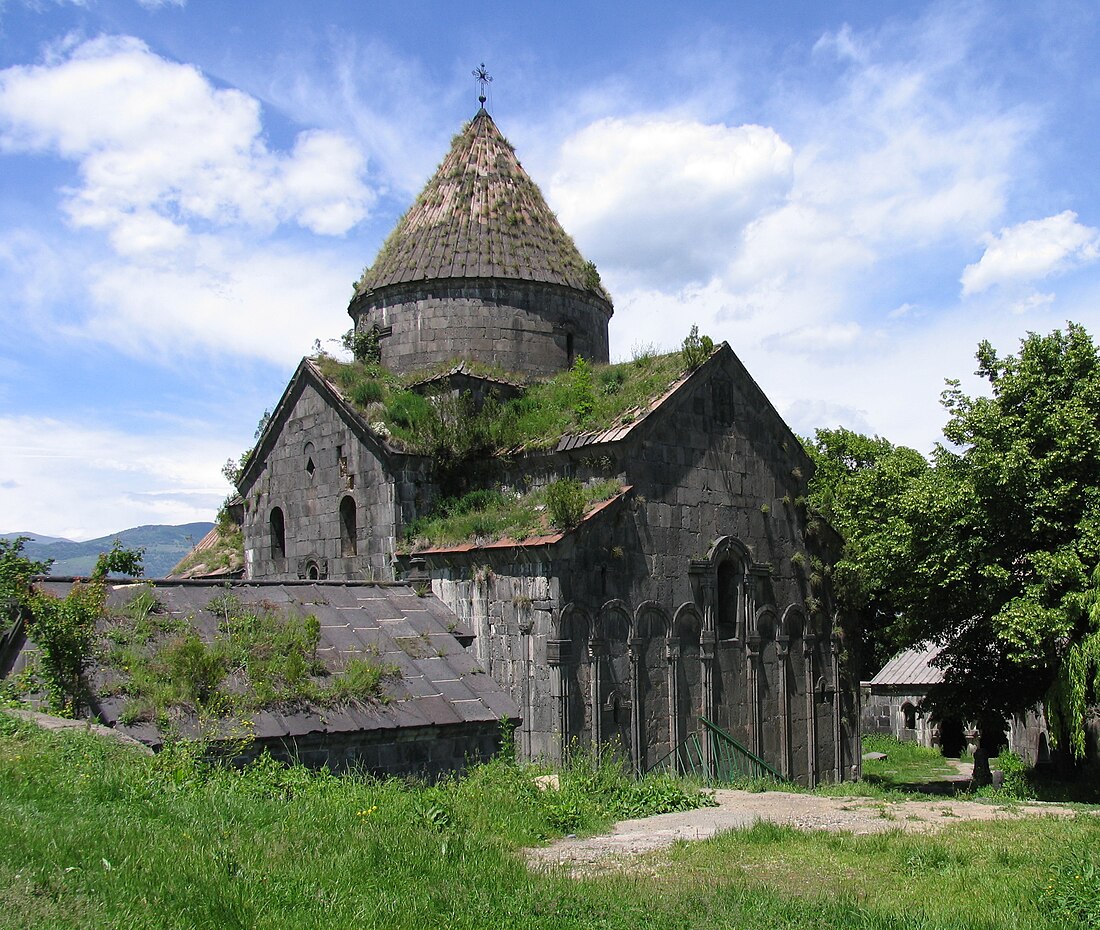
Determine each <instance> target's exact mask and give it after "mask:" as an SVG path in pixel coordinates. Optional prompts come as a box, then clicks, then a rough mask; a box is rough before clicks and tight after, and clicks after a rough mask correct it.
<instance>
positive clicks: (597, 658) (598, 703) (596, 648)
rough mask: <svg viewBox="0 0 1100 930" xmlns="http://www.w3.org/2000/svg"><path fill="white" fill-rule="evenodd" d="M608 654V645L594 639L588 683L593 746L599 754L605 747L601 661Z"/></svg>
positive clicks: (589, 651)
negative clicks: (603, 746) (602, 747)
mask: <svg viewBox="0 0 1100 930" xmlns="http://www.w3.org/2000/svg"><path fill="white" fill-rule="evenodd" d="M606 654H607V643H605V642H604V641H603V640H602V639H594V640H592V641H591V642H589V644H588V661H589V662H591V663H592V674H591V676H590V680H589V682H588V685H589V690H590V691H591V701H592V746H593V747H594V748H595V750H596V751H597V752H599V751H600V748H601V746H602V745H603V682H602V681H601V680H600V672H601V670H600V666H601V660H602V659H603V657H604V656H605V655H606Z"/></svg>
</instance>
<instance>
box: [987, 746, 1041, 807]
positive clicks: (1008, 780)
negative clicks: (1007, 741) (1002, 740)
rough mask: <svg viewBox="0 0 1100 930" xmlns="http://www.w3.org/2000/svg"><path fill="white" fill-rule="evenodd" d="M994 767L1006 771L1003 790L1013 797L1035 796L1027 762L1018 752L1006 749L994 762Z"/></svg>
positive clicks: (1021, 798)
mask: <svg viewBox="0 0 1100 930" xmlns="http://www.w3.org/2000/svg"><path fill="white" fill-rule="evenodd" d="M993 768H997V769H1000V770H1001V772H1003V773H1004V783H1003V784H1002V785H1001V789H1000V790H1001V792H1002V793H1003V794H1006V795H1008V796H1010V797H1013V798H1019V799H1020V800H1026V799H1028V798H1032V797H1034V796H1035V793H1034V792H1033V791H1032V788H1031V780H1030V779H1029V778H1028V769H1027V763H1025V762H1024V760H1023V759H1021V758H1020V757H1019V756H1018V755H1016V753H1014V752H1009V751H1008V750H1007V749H1006V750H1004V751H1003V752H1002V753H1001V754H1000V755H999V756H998V757H997V759H996V761H995V762H994V763H993Z"/></svg>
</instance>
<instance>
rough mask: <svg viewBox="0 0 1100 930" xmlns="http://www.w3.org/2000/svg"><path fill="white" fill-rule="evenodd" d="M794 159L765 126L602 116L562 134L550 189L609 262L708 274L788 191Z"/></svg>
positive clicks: (678, 278) (664, 273) (566, 219)
mask: <svg viewBox="0 0 1100 930" xmlns="http://www.w3.org/2000/svg"><path fill="white" fill-rule="evenodd" d="M792 162H793V157H792V152H791V148H790V146H789V145H787V143H786V142H784V141H783V139H782V138H780V136H779V134H778V133H776V132H775V131H774V130H772V129H769V128H765V127H762V126H726V125H722V124H704V123H701V122H697V121H684V120H669V119H663V118H660V117H653V118H648V119H642V120H622V119H602V120H598V121H597V122H595V123H592V124H590V125H589V126H587V127H585V128H584V129H582V130H580V131H579V132H577V133H576V134H574V135H573V136H571V137H570V138H568V139H566V140H565V142H564V143H563V144H562V147H561V155H560V161H559V166H558V169H557V171H556V172H555V174H554V176H553V178H552V179H551V182H550V188H549V195H550V198H551V200H552V201H553V203H554V204H555V206H556V207H557V209H558V212H559V214H560V216H561V220H562V223H563V224H564V225H565V227H566V228H567V229H569V230H570V231H571V232H572V233H573V234H574V235H576V237H577V238H578V239H579V240H581V241H582V242H583V243H584V245H585V248H586V249H589V250H591V251H592V252H594V253H598V254H599V255H600V256H601V259H602V261H603V262H604V263H606V264H608V265H611V266H618V267H627V268H630V269H632V270H633V271H635V272H636V273H637V274H639V275H640V276H642V277H643V278H645V279H647V280H654V281H657V280H659V281H664V282H667V283H670V284H683V283H685V282H688V281H706V280H707V278H708V277H710V276H711V275H712V274H713V272H714V270H715V268H716V267H720V266H721V265H722V264H723V263H724V262H725V261H727V260H728V258H729V256H730V254H731V253H732V252H733V251H734V250H735V249H736V248H737V247H738V241H739V237H740V234H741V232H742V230H743V229H744V227H745V226H746V224H748V223H749V222H751V221H752V220H753V219H754V218H756V217H757V216H759V215H760V214H761V212H762V211H764V210H766V209H769V208H771V207H774V206H775V205H776V204H777V203H780V202H782V201H783V199H784V198H785V196H786V194H787V192H788V190H789V188H790V185H791V168H792Z"/></svg>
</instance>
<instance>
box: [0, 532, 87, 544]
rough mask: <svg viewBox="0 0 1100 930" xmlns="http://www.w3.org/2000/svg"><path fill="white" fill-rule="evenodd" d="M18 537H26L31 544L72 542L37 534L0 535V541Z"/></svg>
mask: <svg viewBox="0 0 1100 930" xmlns="http://www.w3.org/2000/svg"><path fill="white" fill-rule="evenodd" d="M18 536H26V537H27V538H28V539H30V540H31V542H36V543H55V542H72V540H71V539H66V538H65V537H64V536H39V535H38V534H37V533H0V539H15V538H16V537H18Z"/></svg>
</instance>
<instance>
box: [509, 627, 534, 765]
mask: <svg viewBox="0 0 1100 930" xmlns="http://www.w3.org/2000/svg"><path fill="white" fill-rule="evenodd" d="M534 626H535V621H534V618H533V617H531V615H530V614H528V615H527V616H525V617H521V618H520V622H519V634H520V638H519V648H520V654H519V656H518V658H519V659H521V660H522V663H523V666H522V668H523V673H522V681H521V682H520V689H521V692H522V694H521V700H520V707H522V708H523V724H522V727H521V729H520V752H521V753H522V755H523V758H524V759H526V760H528V761H530V760H531V758H532V757H533V756H534V752H533V751H532V748H533V732H534V726H535V694H534V691H535V689H534V688H533V687H532V684H531V683H532V682H533V681H534V680H535V679H534V671H535V658H534V656H533V655H532V652H531V651H532V648H533V639H534V637H532V636H531V632H532V630H533V629H534ZM509 652H511V644H509ZM512 667H513V668H515V665H514V664H513V666H512Z"/></svg>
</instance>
